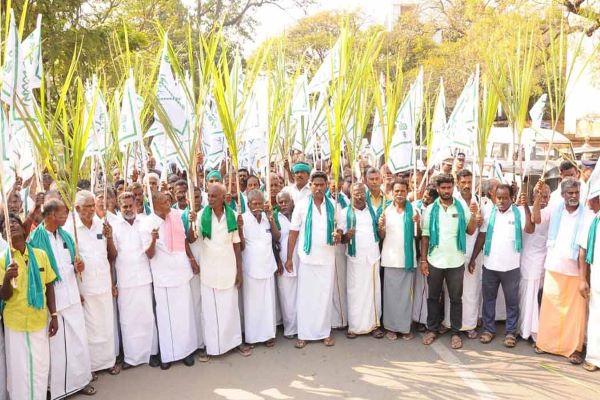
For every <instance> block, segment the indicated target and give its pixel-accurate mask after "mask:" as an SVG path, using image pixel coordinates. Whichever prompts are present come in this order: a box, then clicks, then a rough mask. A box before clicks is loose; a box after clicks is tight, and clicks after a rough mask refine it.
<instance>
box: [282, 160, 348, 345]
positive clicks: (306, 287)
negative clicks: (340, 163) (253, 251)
mask: <svg viewBox="0 0 600 400" xmlns="http://www.w3.org/2000/svg"><path fill="white" fill-rule="evenodd" d="M310 189H311V192H312V193H311V195H310V196H309V197H308V198H307V199H305V200H303V201H302V202H300V203H299V204H297V205H296V208H295V209H294V213H293V215H292V224H291V227H290V233H289V239H288V254H287V261H286V263H285V269H286V270H287V271H288V272H291V271H292V270H293V268H294V265H293V261H292V260H293V256H294V249H295V247H296V242H297V241H298V237H300V242H299V244H298V253H299V256H300V265H299V266H298V340H297V341H296V347H297V348H303V347H304V346H306V341H307V340H323V343H325V345H326V346H333V345H334V340H333V338H332V337H331V307H332V302H331V296H332V291H333V280H334V268H335V264H334V263H335V247H334V245H335V244H336V243H339V242H340V239H341V232H340V231H335V207H334V205H333V202H332V201H331V200H329V199H327V197H326V196H325V191H326V189H327V175H326V174H325V173H323V172H321V171H316V172H313V174H312V176H311V186H310Z"/></svg>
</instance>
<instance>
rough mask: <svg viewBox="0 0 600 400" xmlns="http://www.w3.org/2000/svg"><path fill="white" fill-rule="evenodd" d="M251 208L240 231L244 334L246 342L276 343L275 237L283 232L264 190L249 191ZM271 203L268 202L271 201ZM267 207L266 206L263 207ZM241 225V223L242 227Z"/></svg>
mask: <svg viewBox="0 0 600 400" xmlns="http://www.w3.org/2000/svg"><path fill="white" fill-rule="evenodd" d="M247 200H248V203H247V204H248V211H246V212H245V213H244V214H243V215H242V221H243V224H242V227H241V228H242V229H241V231H240V233H241V235H240V240H241V249H242V267H243V271H244V291H243V293H242V294H243V298H244V334H245V337H246V343H265V345H266V346H267V347H272V346H273V345H275V326H276V324H275V323H276V321H275V317H276V312H275V308H276V302H277V297H276V296H275V272H276V271H277V262H276V261H275V255H274V254H273V240H279V238H280V236H281V234H280V233H279V229H278V228H277V225H276V224H275V220H274V219H273V212H272V210H271V209H270V207H267V208H266V209H265V201H264V198H263V194H262V192H261V191H260V190H257V189H254V190H251V191H250V192H248V195H247ZM267 205H268V204H267ZM263 210H266V212H265V211H263ZM239 228H240V227H238V229H239Z"/></svg>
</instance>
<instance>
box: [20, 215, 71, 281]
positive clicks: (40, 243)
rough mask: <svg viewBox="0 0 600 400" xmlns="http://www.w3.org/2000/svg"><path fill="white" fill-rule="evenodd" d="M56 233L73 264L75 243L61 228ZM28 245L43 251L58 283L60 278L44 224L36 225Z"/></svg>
mask: <svg viewBox="0 0 600 400" xmlns="http://www.w3.org/2000/svg"><path fill="white" fill-rule="evenodd" d="M57 233H58V235H59V236H60V238H61V239H62V240H63V242H64V243H65V245H66V246H67V249H68V250H69V254H71V263H74V262H75V242H74V241H73V238H72V237H71V235H70V234H69V233H68V232H67V231H65V230H64V229H63V228H61V227H58V229H57ZM29 244H31V246H32V247H34V248H36V249H40V250H44V251H45V252H46V254H47V255H48V260H49V261H50V266H51V267H52V270H53V271H54V274H55V275H56V280H57V281H59V282H60V280H61V276H60V273H59V270H58V263H57V261H56V257H55V255H54V251H52V245H51V244H50V239H49V238H48V232H46V228H45V226H44V224H40V225H38V227H37V228H35V230H34V231H33V232H31V235H29Z"/></svg>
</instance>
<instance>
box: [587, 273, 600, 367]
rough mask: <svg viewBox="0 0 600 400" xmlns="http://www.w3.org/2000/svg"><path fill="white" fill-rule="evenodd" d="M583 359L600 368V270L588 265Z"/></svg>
mask: <svg viewBox="0 0 600 400" xmlns="http://www.w3.org/2000/svg"><path fill="white" fill-rule="evenodd" d="M585 360H586V361H587V362H589V363H590V364H593V365H595V366H596V367H598V368H600V270H598V268H597V267H595V266H594V265H592V266H591V267H590V305H589V317H588V326H587V354H586V356H585Z"/></svg>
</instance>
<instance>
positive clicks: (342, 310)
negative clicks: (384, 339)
mask: <svg viewBox="0 0 600 400" xmlns="http://www.w3.org/2000/svg"><path fill="white" fill-rule="evenodd" d="M346 258H347V257H346V246H343V245H337V246H335V279H334V281H333V297H332V305H333V307H332V309H331V327H332V328H334V329H335V328H344V327H346V326H348V296H347V289H346V270H347V266H346Z"/></svg>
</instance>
